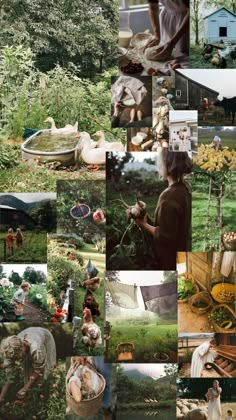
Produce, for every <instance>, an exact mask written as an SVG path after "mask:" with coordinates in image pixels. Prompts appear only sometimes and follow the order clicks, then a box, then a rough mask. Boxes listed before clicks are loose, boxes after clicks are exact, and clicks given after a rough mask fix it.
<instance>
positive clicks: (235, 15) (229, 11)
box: [203, 7, 236, 19]
mask: <svg viewBox="0 0 236 420" xmlns="http://www.w3.org/2000/svg"><path fill="white" fill-rule="evenodd" d="M222 9H224V10H226V11H227V12H228V13H230V14H231V15H233V16H234V17H236V14H235V13H234V12H231V10H229V9H227V8H226V7H221V8H220V9H218V10H215V12H212V13H210V14H209V15H207V16H205V17H204V18H203V19H207V18H209V17H210V16H213V15H214V14H215V13H218V12H219V11H220V10H222Z"/></svg>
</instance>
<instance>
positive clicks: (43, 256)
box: [0, 231, 47, 263]
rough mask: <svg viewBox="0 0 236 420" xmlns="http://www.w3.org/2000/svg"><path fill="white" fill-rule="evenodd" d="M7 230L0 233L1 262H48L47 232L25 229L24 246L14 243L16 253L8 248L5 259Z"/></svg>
mask: <svg viewBox="0 0 236 420" xmlns="http://www.w3.org/2000/svg"><path fill="white" fill-rule="evenodd" d="M6 234H7V232H1V233H0V262H14V263H16V262H17V263H19V262H20V263H46V262H47V233H46V232H34V231H23V237H24V241H23V247H22V248H17V247H16V244H15V243H14V254H13V256H11V255H10V253H9V251H8V249H7V261H4V248H3V247H4V239H5V237H6Z"/></svg>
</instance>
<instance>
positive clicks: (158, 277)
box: [107, 271, 164, 319]
mask: <svg viewBox="0 0 236 420" xmlns="http://www.w3.org/2000/svg"><path fill="white" fill-rule="evenodd" d="M163 273H164V271H120V272H119V279H120V283H123V284H131V285H134V283H135V284H136V285H137V286H153V285H155V284H161V282H162V280H164V277H163ZM137 300H138V304H139V308H137V309H125V308H120V307H119V306H116V305H112V306H111V307H110V311H108V312H107V318H110V319H112V317H115V318H118V317H119V316H122V317H128V318H130V317H135V316H137V317H140V316H149V317H156V316H157V315H156V314H155V313H154V312H150V311H146V310H145V306H144V301H143V297H142V293H141V290H140V287H138V290H137ZM112 308H113V309H112ZM114 309H115V311H114ZM142 311H144V312H143V313H142ZM109 313H110V315H109ZM118 314H119V316H118Z"/></svg>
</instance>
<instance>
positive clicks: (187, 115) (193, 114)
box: [170, 111, 198, 122]
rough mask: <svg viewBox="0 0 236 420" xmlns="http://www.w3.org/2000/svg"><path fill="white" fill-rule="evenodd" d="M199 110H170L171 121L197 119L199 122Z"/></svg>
mask: <svg viewBox="0 0 236 420" xmlns="http://www.w3.org/2000/svg"><path fill="white" fill-rule="evenodd" d="M197 117H198V112H197V111H170V122H174V121H186V120H189V119H190V120H196V122H197Z"/></svg>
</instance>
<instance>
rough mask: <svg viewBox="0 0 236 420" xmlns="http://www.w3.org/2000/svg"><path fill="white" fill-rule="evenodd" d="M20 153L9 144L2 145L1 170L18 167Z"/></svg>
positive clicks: (0, 152)
mask: <svg viewBox="0 0 236 420" xmlns="http://www.w3.org/2000/svg"><path fill="white" fill-rule="evenodd" d="M18 163H19V162H18V152H17V150H15V149H13V148H12V147H11V146H9V145H7V144H0V169H9V168H13V167H14V166H16V165H18Z"/></svg>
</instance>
